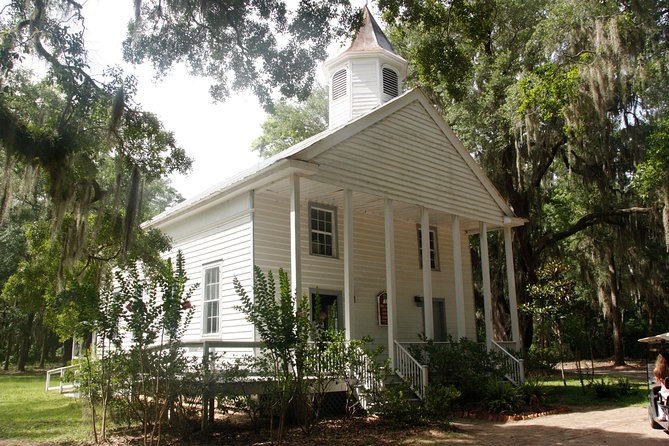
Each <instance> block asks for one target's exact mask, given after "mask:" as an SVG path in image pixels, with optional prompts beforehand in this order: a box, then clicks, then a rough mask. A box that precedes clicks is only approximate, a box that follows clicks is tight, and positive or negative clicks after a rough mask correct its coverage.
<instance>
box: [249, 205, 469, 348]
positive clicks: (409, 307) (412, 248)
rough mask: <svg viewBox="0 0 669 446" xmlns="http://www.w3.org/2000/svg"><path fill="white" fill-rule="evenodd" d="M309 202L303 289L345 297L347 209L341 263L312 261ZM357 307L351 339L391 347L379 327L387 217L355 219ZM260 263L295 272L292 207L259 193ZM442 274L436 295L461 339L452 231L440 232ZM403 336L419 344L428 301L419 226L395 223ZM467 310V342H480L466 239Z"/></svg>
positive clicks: (257, 254)
mask: <svg viewBox="0 0 669 446" xmlns="http://www.w3.org/2000/svg"><path fill="white" fill-rule="evenodd" d="M307 211H308V202H307V201H303V202H302V212H301V219H300V221H301V226H302V233H301V234H302V238H301V240H302V246H301V248H302V288H303V289H308V288H316V287H318V288H319V289H322V290H331V291H342V292H343V288H344V271H343V256H344V252H343V251H342V250H343V239H342V238H343V234H344V228H343V209H341V208H338V209H337V218H338V228H337V233H338V246H339V252H338V254H339V256H338V258H334V259H333V258H324V257H318V256H311V255H309V245H308V241H309V227H308V218H307ZM353 224H354V234H353V246H354V274H355V290H354V294H355V301H354V302H352V303H351V315H352V321H351V322H352V323H351V336H352V337H354V338H360V337H362V336H371V337H372V339H374V343H375V344H377V345H382V346H384V347H386V344H387V327H385V326H379V325H378V318H377V308H376V296H377V294H379V293H380V292H381V291H383V290H384V289H385V288H386V279H385V244H384V222H383V217H382V216H377V215H371V214H364V213H360V212H355V213H354V223H353ZM254 227H255V230H256V232H255V234H254V238H255V242H256V246H255V259H256V263H257V264H258V265H259V266H260V267H261V268H263V269H264V270H268V269H271V270H273V271H276V270H278V268H283V269H285V270H286V271H289V270H290V232H289V203H288V200H287V199H286V198H285V197H284V198H282V197H280V196H278V195H276V194H274V193H269V192H266V193H257V194H256V198H255V224H254ZM437 233H438V234H437V235H438V237H437V238H438V242H439V256H440V267H441V268H440V271H434V272H433V274H432V280H433V295H434V297H441V298H444V299H445V304H446V325H447V331H448V333H449V334H451V335H453V336H456V334H457V322H456V314H455V291H454V290H455V285H454V283H455V282H454V276H453V252H452V246H451V245H452V237H451V231H450V226H449V225H442V226H438V227H437ZM395 249H396V275H397V276H396V277H397V279H396V280H397V296H398V297H397V308H398V311H397V314H398V334H397V338H398V339H399V340H402V341H415V340H417V339H418V333H421V332H423V330H424V328H423V318H422V311H423V309H422V308H421V307H418V306H417V305H416V303H415V300H414V296H422V295H423V278H422V277H423V276H422V270H421V269H420V268H419V261H418V236H417V227H416V222H409V221H402V220H397V219H396V220H395ZM461 253H462V258H463V260H464V265H463V271H464V274H463V275H464V286H465V308H466V310H467V312H468V314H467V321H466V328H467V336H469V337H471V338H472V339H475V336H476V329H475V325H474V299H473V287H472V281H471V262H470V261H469V260H470V256H469V245H468V239H467V237H466V236H464V235H463V243H462V246H461Z"/></svg>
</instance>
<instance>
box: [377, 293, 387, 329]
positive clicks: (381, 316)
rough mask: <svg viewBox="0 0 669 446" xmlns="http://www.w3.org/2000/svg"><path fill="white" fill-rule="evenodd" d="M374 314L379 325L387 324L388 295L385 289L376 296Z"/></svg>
mask: <svg viewBox="0 0 669 446" xmlns="http://www.w3.org/2000/svg"><path fill="white" fill-rule="evenodd" d="M376 314H377V316H378V323H379V325H388V295H387V294H386V292H385V291H381V292H380V293H379V294H378V295H377V296H376Z"/></svg>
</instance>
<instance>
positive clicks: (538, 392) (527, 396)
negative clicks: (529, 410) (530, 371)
mask: <svg viewBox="0 0 669 446" xmlns="http://www.w3.org/2000/svg"><path fill="white" fill-rule="evenodd" d="M518 390H520V393H521V395H522V396H523V400H524V401H525V403H527V404H529V405H530V406H534V405H539V404H542V403H544V402H545V401H546V397H547V395H546V387H545V386H544V384H543V383H542V382H541V381H539V380H537V379H531V380H527V381H525V383H524V384H523V385H522V386H520V387H519V389H518ZM533 408H534V407H533Z"/></svg>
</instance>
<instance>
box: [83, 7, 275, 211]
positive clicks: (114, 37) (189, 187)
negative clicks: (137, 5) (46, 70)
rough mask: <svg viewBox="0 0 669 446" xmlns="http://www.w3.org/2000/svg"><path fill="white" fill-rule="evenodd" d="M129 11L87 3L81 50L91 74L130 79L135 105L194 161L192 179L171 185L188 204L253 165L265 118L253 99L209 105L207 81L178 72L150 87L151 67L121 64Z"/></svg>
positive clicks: (248, 96) (178, 179) (178, 177)
mask: <svg viewBox="0 0 669 446" xmlns="http://www.w3.org/2000/svg"><path fill="white" fill-rule="evenodd" d="M133 11H134V9H133V1H132V0H88V1H87V2H86V3H85V6H84V16H85V17H86V22H85V24H86V32H85V39H86V45H87V49H88V51H89V57H90V59H91V66H92V67H93V69H94V71H95V70H100V71H101V70H102V69H103V68H104V67H106V66H109V65H121V66H122V67H123V68H124V70H125V71H126V72H129V73H133V74H135V76H136V77H137V78H138V81H139V83H138V95H137V97H136V99H137V101H138V102H139V103H140V104H141V105H142V107H143V109H144V110H146V111H150V112H153V113H155V114H157V115H158V116H159V118H160V120H161V121H162V122H163V125H164V126H165V128H166V129H168V130H170V131H172V132H174V134H175V136H176V139H177V142H178V144H179V145H180V146H181V147H182V148H184V149H185V150H186V153H187V154H188V155H189V156H190V157H191V158H192V159H193V169H192V171H191V173H190V174H189V175H187V176H184V175H174V176H173V177H172V185H173V186H174V187H175V188H176V189H177V190H178V191H179V192H181V194H182V195H183V196H184V198H188V197H191V196H193V195H195V194H197V193H198V192H201V191H203V190H204V189H206V188H208V187H210V186H212V185H214V184H215V183H217V182H219V181H221V180H223V179H225V178H227V177H229V176H232V175H234V174H235V173H237V172H239V171H240V170H243V169H246V168H248V167H251V166H252V165H253V164H254V163H257V162H258V161H259V159H258V157H257V156H256V155H255V152H251V149H250V147H251V142H252V141H253V140H254V139H255V138H256V137H257V136H259V135H260V125H261V124H262V122H263V121H264V119H265V113H264V111H263V110H262V108H261V107H260V105H259V104H258V101H257V100H256V98H255V96H253V95H251V94H246V95H238V96H235V97H232V98H230V99H228V100H227V101H226V102H224V103H219V104H214V103H213V101H212V99H211V96H209V85H210V83H209V82H208V80H207V79H205V78H198V77H193V76H189V75H188V74H187V70H186V69H185V68H183V67H178V68H177V69H175V70H173V71H172V72H171V73H170V74H169V75H168V76H167V77H166V78H165V79H163V80H161V81H154V80H153V68H152V67H151V66H148V65H143V66H138V67H133V66H132V65H127V64H123V63H122V57H121V42H123V40H124V39H125V33H126V29H127V27H126V25H127V23H128V20H130V18H131V16H132V14H133Z"/></svg>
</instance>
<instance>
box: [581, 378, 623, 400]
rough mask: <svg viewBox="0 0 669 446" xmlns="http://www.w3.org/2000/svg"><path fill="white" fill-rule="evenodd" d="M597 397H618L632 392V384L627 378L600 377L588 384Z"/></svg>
mask: <svg viewBox="0 0 669 446" xmlns="http://www.w3.org/2000/svg"><path fill="white" fill-rule="evenodd" d="M588 386H589V387H590V388H591V389H592V390H593V391H594V392H595V395H596V396H597V398H602V399H603V398H619V397H621V396H627V395H631V394H632V392H633V389H632V384H631V382H630V380H629V379H628V378H624V377H620V378H617V379H616V380H615V381H612V380H610V379H604V378H600V379H599V380H593V381H592V382H591V383H590V384H589V385H588Z"/></svg>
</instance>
